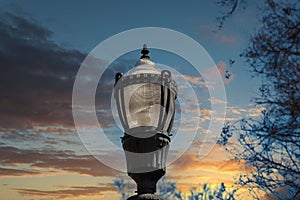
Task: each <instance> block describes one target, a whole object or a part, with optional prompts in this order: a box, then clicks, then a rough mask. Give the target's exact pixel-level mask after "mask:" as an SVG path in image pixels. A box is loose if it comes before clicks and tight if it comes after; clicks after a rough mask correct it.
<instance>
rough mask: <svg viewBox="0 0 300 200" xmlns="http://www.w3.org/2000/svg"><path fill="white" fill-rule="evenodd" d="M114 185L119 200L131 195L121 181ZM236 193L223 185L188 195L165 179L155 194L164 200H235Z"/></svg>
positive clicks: (207, 186) (195, 189)
mask: <svg viewBox="0 0 300 200" xmlns="http://www.w3.org/2000/svg"><path fill="white" fill-rule="evenodd" d="M114 185H115V186H116V187H117V189H118V192H119V193H120V195H121V198H120V199H121V200H126V199H127V198H128V197H129V196H130V194H131V193H132V189H133V187H131V186H130V184H129V183H125V182H124V180H123V179H117V180H114ZM236 191H237V189H229V188H226V186H225V184H224V183H221V184H220V185H217V186H215V187H212V186H210V185H208V184H203V185H201V187H192V188H191V189H190V193H189V194H184V193H182V192H181V191H180V190H179V188H177V186H176V183H174V182H171V181H167V180H166V179H165V178H163V179H162V180H161V181H159V182H158V187H157V193H158V194H159V195H161V196H162V197H163V198H164V199H165V200H235V194H236Z"/></svg>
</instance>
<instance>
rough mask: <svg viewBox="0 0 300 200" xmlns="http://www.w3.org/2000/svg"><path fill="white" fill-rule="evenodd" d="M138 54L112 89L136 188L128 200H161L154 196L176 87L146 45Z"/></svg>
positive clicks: (163, 167) (163, 168)
mask: <svg viewBox="0 0 300 200" xmlns="http://www.w3.org/2000/svg"><path fill="white" fill-rule="evenodd" d="M141 53H142V56H141V57H140V59H139V60H138V61H137V63H136V65H135V66H134V68H132V69H131V70H129V71H128V72H127V73H126V74H125V75H123V74H121V73H117V74H116V76H115V87H114V95H115V100H116V104H117V109H118V114H119V117H120V121H121V123H122V126H123V128H124V130H125V133H124V136H123V137H122V145H123V149H124V152H125V156H126V162H127V172H128V175H129V176H130V177H131V178H132V179H133V180H134V181H135V182H136V184H137V195H135V196H132V197H130V198H129V199H128V200H135V199H152V200H154V199H157V200H162V199H163V198H162V197H160V196H158V195H155V194H154V193H155V192H156V183H157V181H158V180H159V179H160V178H161V177H162V176H164V175H165V173H166V159H167V153H168V150H169V144H170V142H171V139H170V131H171V128H172V123H173V119H174V114H175V100H176V96H177V86H176V83H175V81H174V80H173V79H172V76H171V73H170V72H169V71H167V70H160V69H158V68H157V67H156V66H155V63H154V62H153V61H151V60H150V57H149V56H148V54H149V50H148V49H147V46H146V45H144V46H143V49H142V51H141Z"/></svg>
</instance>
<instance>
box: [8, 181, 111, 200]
mask: <svg viewBox="0 0 300 200" xmlns="http://www.w3.org/2000/svg"><path fill="white" fill-rule="evenodd" d="M112 188H113V185H112V184H107V185H106V186H71V187H69V188H67V189H61V190H37V189H21V188H20V189H19V188H14V190H15V191H17V192H18V193H19V194H22V195H30V196H47V197H52V198H55V199H64V198H74V197H83V196H84V197H86V196H103V192H107V191H114V190H113V189H112Z"/></svg>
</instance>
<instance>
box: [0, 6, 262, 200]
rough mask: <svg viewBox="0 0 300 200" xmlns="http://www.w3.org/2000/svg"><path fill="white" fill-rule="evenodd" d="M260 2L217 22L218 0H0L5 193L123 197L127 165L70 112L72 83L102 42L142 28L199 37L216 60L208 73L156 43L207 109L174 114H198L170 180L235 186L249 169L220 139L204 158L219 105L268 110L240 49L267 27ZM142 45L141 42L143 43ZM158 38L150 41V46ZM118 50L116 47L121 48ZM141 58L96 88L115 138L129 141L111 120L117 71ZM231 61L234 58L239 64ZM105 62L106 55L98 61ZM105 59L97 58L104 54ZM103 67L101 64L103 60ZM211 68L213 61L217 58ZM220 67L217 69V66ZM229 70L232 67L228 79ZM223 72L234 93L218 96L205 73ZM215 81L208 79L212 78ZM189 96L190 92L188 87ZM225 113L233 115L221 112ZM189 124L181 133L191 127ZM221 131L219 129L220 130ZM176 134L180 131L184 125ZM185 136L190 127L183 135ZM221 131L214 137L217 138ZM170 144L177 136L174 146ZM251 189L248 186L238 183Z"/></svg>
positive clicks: (249, 111) (231, 116)
mask: <svg viewBox="0 0 300 200" xmlns="http://www.w3.org/2000/svg"><path fill="white" fill-rule="evenodd" d="M259 6H260V4H259V1H251V4H249V5H248V7H247V9H246V10H245V11H243V12H241V13H237V14H236V15H234V16H233V17H232V18H231V19H229V20H228V21H226V22H225V24H224V27H223V29H222V30H218V28H217V26H218V23H217V21H216V17H218V16H220V15H221V14H222V9H221V8H220V7H218V5H217V4H216V3H215V2H214V1H210V0H203V1H194V0H193V1H189V2H188V3H183V2H182V1H172V2H171V1H157V0H155V1H148V2H141V1H129V2H128V1H126V2H125V1H113V0H112V1H106V2H104V1H83V0H82V1H79V0H76V1H58V0H57V1H37V0H28V1H2V0H1V1H0V63H1V65H0V70H1V72H0V77H1V78H0V88H1V98H0V161H1V162H0V194H1V197H3V199H8V200H14V199H24V200H29V199H45V200H46V199H70V200H73V199H74V200H84V199H107V198H110V199H118V198H119V196H118V192H117V189H116V188H115V187H114V185H113V180H115V179H120V178H122V179H125V180H126V181H127V182H130V183H133V182H132V180H130V178H128V176H127V175H126V173H124V172H120V171H118V170H115V169H112V168H110V167H108V166H106V165H104V164H103V163H101V162H99V161H98V160H97V159H95V158H94V157H93V156H92V155H91V154H90V153H89V152H88V151H87V149H86V148H85V146H84V144H83V143H82V142H81V140H80V138H79V136H78V134H77V131H76V127H75V125H74V121H73V117H72V89H73V85H74V80H75V77H76V74H77V71H78V70H79V67H80V65H81V63H82V62H83V60H84V59H85V57H86V56H87V55H88V54H89V53H90V52H91V51H92V50H93V49H94V48H95V47H96V46H97V45H98V44H99V43H101V42H102V41H104V40H105V39H107V38H109V37H111V36H113V35H115V34H118V33H120V32H123V31H126V30H129V29H134V28H141V27H162V28H168V29H172V30H175V31H179V32H181V33H184V34H186V35H187V36H189V37H191V38H192V39H194V40H195V41H197V42H198V43H199V44H201V45H202V46H203V47H204V49H205V50H206V51H207V53H208V54H209V55H210V56H211V58H212V60H213V61H214V63H215V64H216V66H215V68H212V69H211V70H208V71H206V72H205V73H204V74H197V73H195V69H194V68H193V66H191V64H190V63H188V62H187V61H186V60H184V59H182V58H180V57H179V56H178V55H173V54H171V53H169V52H164V51H161V50H156V49H152V50H151V49H150V50H151V53H150V56H151V59H153V60H154V61H156V62H158V63H162V64H165V65H167V66H171V67H173V68H174V69H176V70H178V71H179V72H180V73H181V74H182V76H181V78H183V79H184V81H185V83H189V84H190V85H191V86H192V88H194V89H195V91H197V95H198V97H199V99H200V100H201V111H198V110H196V111H195V113H192V114H194V115H195V116H198V115H199V112H200V113H201V116H202V117H201V118H200V119H198V118H195V117H194V118H193V117H192V115H191V113H188V115H186V116H185V115H184V114H186V113H184V114H182V115H181V116H180V117H182V116H185V117H187V118H189V119H191V120H185V121H182V122H179V121H180V120H181V119H180V117H177V118H176V119H175V125H174V128H175V130H177V129H176V127H178V126H179V124H180V123H182V124H183V126H185V125H186V124H188V123H189V122H191V121H193V120H196V121H197V122H199V125H198V126H197V127H186V129H185V130H184V131H186V132H187V133H186V134H189V132H192V131H196V132H197V136H196V138H195V140H194V141H193V144H192V145H191V147H190V148H189V149H188V150H187V151H186V152H185V153H184V154H183V155H182V156H181V157H180V158H179V159H178V160H176V161H175V162H173V163H172V164H171V165H169V166H168V169H167V175H166V178H167V179H168V180H170V181H174V182H176V183H177V186H178V187H179V188H180V189H181V190H182V191H183V192H188V191H189V189H190V188H191V187H193V186H199V185H200V184H203V183H208V184H211V185H216V184H219V183H221V182H224V183H225V184H226V185H227V186H228V187H233V188H234V187H238V186H236V185H234V181H235V178H236V177H237V176H239V174H240V173H242V172H246V171H247V169H246V167H245V166H244V165H243V163H237V162H235V161H231V160H230V155H229V154H228V153H226V151H225V150H224V149H223V148H222V147H220V146H218V145H214V146H213V148H212V149H211V151H210V152H209V154H207V155H206V156H205V157H204V158H201V159H200V158H199V156H198V154H199V148H201V146H202V145H203V143H204V141H203V136H204V135H205V134H211V133H209V132H208V131H206V129H207V126H208V122H209V119H210V116H211V114H212V111H211V107H210V105H211V103H212V101H214V103H215V104H216V105H223V106H224V105H225V106H226V107H227V112H226V120H228V121H234V120H237V119H240V118H242V117H244V116H250V117H256V116H259V114H260V111H261V109H262V108H257V107H255V106H253V103H252V101H251V99H252V98H253V97H254V96H255V95H257V94H258V87H259V83H260V80H259V79H258V78H256V77H254V78H253V77H252V76H251V75H252V74H251V73H250V72H249V66H247V65H246V64H245V61H244V60H243V59H241V58H240V57H239V55H240V53H241V52H242V51H243V49H244V48H246V46H247V44H249V37H250V35H251V34H254V33H255V30H256V29H257V28H258V27H259V25H260V24H259V14H258V13H259V10H258V9H257V7H259ZM142 45H143V44H141V47H142ZM149 45H150V46H151V44H149ZM116 48H117V47H116ZM139 57H140V53H139V52H138V51H132V52H130V53H128V54H125V55H123V56H121V57H119V58H118V59H117V60H115V61H114V62H113V63H112V64H111V65H110V66H109V68H108V69H107V70H106V71H105V73H104V77H103V79H102V80H101V82H100V83H99V85H98V90H97V93H96V109H97V112H98V114H99V115H98V117H100V118H101V125H102V126H103V127H105V128H106V130H107V132H106V134H107V137H108V138H109V139H110V140H111V141H112V143H114V144H115V145H117V146H118V145H119V146H120V145H121V144H120V141H119V138H120V136H121V135H122V133H121V132H120V129H116V128H115V127H114V126H115V123H113V120H114V119H113V118H112V115H113V113H112V110H111V108H110V103H111V101H110V97H111V93H112V90H111V89H112V84H113V82H112V80H113V79H114V73H115V72H116V71H118V70H119V71H122V72H126V71H127V70H128V69H130V68H132V67H133V65H134V64H135V62H136V61H137V60H138V58H139ZM230 60H234V61H235V62H234V63H233V64H232V62H230ZM98 61H99V60H98ZM98 61H97V62H98ZM99 62H100V63H99V67H101V66H103V65H102V64H101V61H99ZM212 67H213V66H212ZM215 69H218V71H215ZM226 71H228V72H227V73H229V74H230V77H229V78H226V77H225V74H226ZM216 73H218V74H221V76H222V77H223V81H224V85H225V90H226V96H227V100H226V101H222V100H220V99H212V98H210V96H209V95H208V91H207V90H208V89H207V88H206V87H205V83H204V82H203V76H210V77H214V76H215V75H216ZM206 84H207V83H206ZM181 87H182V89H183V90H182V91H181V93H179V94H181V95H182V96H184V97H186V96H188V94H186V93H185V92H186V91H185V90H184V85H183V84H182V85H181ZM219 114H225V113H219ZM184 131H183V132H184ZM217 131H218V130H214V132H215V133H214V135H216V134H217ZM176 134H180V131H179V132H177V133H176ZM182 134H183V133H182ZM215 140H216V138H214V137H210V140H209V141H206V142H210V143H212V144H214V143H215ZM171 145H172V144H171ZM240 195H241V197H246V196H247V192H246V190H245V189H241V190H240Z"/></svg>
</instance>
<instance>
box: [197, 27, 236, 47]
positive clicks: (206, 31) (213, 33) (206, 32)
mask: <svg viewBox="0 0 300 200" xmlns="http://www.w3.org/2000/svg"><path fill="white" fill-rule="evenodd" d="M199 35H200V36H201V37H203V38H205V39H212V40H214V41H216V42H220V43H229V44H232V43H237V42H238V41H239V40H240V38H238V37H237V36H236V35H235V34H234V33H233V32H225V31H224V30H219V29H218V27H217V26H216V25H203V26H201V27H200V28H199Z"/></svg>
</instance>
